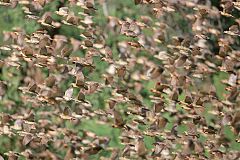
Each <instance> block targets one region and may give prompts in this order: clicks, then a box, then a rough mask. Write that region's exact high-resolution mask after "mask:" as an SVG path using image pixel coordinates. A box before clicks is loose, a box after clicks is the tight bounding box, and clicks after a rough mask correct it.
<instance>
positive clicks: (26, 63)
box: [0, 0, 240, 160]
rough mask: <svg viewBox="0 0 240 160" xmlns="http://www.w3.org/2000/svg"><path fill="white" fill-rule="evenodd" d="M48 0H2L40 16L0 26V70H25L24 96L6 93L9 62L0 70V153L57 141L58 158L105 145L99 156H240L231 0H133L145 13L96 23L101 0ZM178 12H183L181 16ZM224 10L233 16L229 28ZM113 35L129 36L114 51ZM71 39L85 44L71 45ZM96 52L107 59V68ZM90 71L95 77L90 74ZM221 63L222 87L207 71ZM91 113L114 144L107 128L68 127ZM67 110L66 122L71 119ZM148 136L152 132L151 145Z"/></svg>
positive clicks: (49, 151)
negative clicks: (27, 25)
mask: <svg viewBox="0 0 240 160" xmlns="http://www.w3.org/2000/svg"><path fill="white" fill-rule="evenodd" d="M51 3H53V0H33V1H28V0H2V1H1V2H0V5H1V6H4V7H8V8H9V9H10V8H11V9H14V8H15V7H19V6H21V7H22V9H23V12H24V14H25V17H26V19H27V20H33V21H36V22H37V23H38V24H39V25H40V28H39V29H38V30H36V31H35V32H33V33H31V34H27V33H26V32H25V31H24V29H21V28H13V31H3V35H4V37H3V43H2V45H1V47H0V50H1V52H0V53H1V59H0V67H1V70H3V69H4V68H5V69H6V68H7V69H9V68H15V69H16V70H17V71H18V72H20V73H21V76H22V77H21V81H20V84H19V85H20V86H19V87H18V91H19V94H20V99H21V103H15V102H14V101H11V100H9V99H7V98H6V93H7V92H8V88H9V87H10V86H11V85H12V84H11V80H12V79H14V78H15V76H16V75H15V74H14V73H7V76H8V77H10V79H9V80H1V81H0V97H1V100H2V106H4V109H3V110H4V111H5V112H2V113H1V123H0V136H1V137H2V136H7V137H8V138H9V139H11V140H12V141H11V143H12V144H11V145H15V146H16V148H19V151H18V152H17V151H15V150H14V151H9V152H6V153H4V155H2V156H0V159H3V157H8V159H9V160H15V159H18V157H21V156H23V157H25V158H26V159H53V160H57V159H61V157H60V156H59V155H58V153H59V152H63V153H65V154H64V157H62V158H64V159H65V160H69V159H90V158H91V156H92V155H96V154H98V153H100V152H102V151H107V152H108V153H110V154H109V155H108V156H107V157H104V156H101V157H100V159H111V160H115V159H174V160H178V159H189V160H190V159H226V160H228V159H236V160H237V159H240V153H239V143H240V139H239V132H240V108H239V107H240V96H239V93H240V85H239V84H240V47H239V46H240V38H239V37H240V30H239V26H240V18H239V17H237V16H239V15H240V14H239V10H240V2H239V1H232V0H221V2H220V6H219V8H217V7H215V6H213V5H211V3H210V1H209V0H189V1H182V0H169V1H168V0H135V4H136V5H142V7H147V9H148V12H150V13H151V14H152V15H151V16H149V15H144V14H145V11H143V12H142V13H138V14H140V15H139V16H138V18H136V19H132V18H131V17H123V18H122V19H121V18H118V17H113V16H109V15H105V18H106V20H107V23H106V25H104V26H101V25H98V24H97V22H95V21H94V16H96V15H97V14H98V13H99V9H101V6H106V5H108V1H105V0H95V2H94V0H69V1H64V0H59V4H60V5H59V7H58V8H57V10H56V11H54V12H50V11H49V12H48V11H47V12H43V10H44V7H45V6H46V5H49V4H51ZM72 8H78V12H76V10H75V12H74V10H73V9H72ZM103 9H106V8H103ZM130 10H131V8H130ZM106 13H108V12H106ZM141 14H143V15H141ZM177 15H179V16H180V17H182V19H183V21H186V24H184V26H180V25H179V24H178V23H180V22H179V21H178V20H176V19H175V16H177ZM56 17H58V18H56ZM224 20H225V21H224ZM176 21H177V22H176ZM228 21H231V22H232V25H231V26H227V27H228V29H225V28H226V27H225V28H224V27H223V26H226V25H227V24H223V23H228ZM62 26H68V27H69V28H74V29H77V30H79V31H80V33H81V34H80V35H77V37H78V39H77V38H76V37H75V38H74V37H70V36H67V35H61V32H59V29H60V28H61V27H62ZM181 27H185V29H187V30H188V32H187V33H186V32H181V30H182V28H181ZM178 31H179V32H178ZM53 33H56V34H53ZM111 36H116V37H117V36H123V37H125V39H120V40H118V41H116V44H113V45H114V46H116V48H117V51H114V50H113V46H112V45H108V42H107V41H108V39H110V37H111ZM114 43H115V42H114ZM79 51H81V52H82V53H83V55H81V56H79V55H77V54H75V53H77V52H79ZM95 58H99V59H100V60H101V62H102V63H104V64H107V67H106V68H104V71H103V72H104V73H103V74H102V73H101V72H100V71H99V69H98V66H99V65H98V64H96V61H95V60H94V59H95ZM1 72H2V73H3V71H1ZM93 74H97V75H98V77H100V79H98V80H96V79H91V78H90V77H91V75H93ZM99 74H102V75H99ZM219 74H223V75H225V77H226V78H223V79H221V82H220V83H221V86H224V92H223V93H218V92H217V90H218V87H219V86H217V85H216V83H215V81H216V80H215V77H216V76H219ZM148 83H152V84H154V85H153V87H152V88H149V85H147V84H148ZM106 89H108V90H110V92H111V93H110V96H109V97H110V98H108V99H105V101H104V102H103V103H106V106H94V105H93V104H92V100H93V99H89V98H88V97H90V96H91V95H94V94H95V95H98V94H100V93H102V92H105V90H106ZM143 90H147V93H149V94H142V91H143ZM146 100H149V101H150V102H149V103H146ZM100 104H101V103H100ZM14 108H15V109H14ZM11 110H16V111H15V112H14V113H13V111H11ZM11 113H12V114H11ZM209 117H210V118H209ZM89 119H94V120H96V121H97V123H98V124H99V128H101V127H100V126H101V125H102V124H104V125H109V126H111V127H113V128H118V129H119V130H120V137H117V138H119V140H120V141H121V144H122V146H121V147H116V146H115V147H114V146H111V145H110V142H111V140H112V139H110V137H107V136H99V135H97V134H96V133H94V132H91V131H87V130H85V129H77V130H75V129H74V128H77V127H78V126H79V125H80V124H81V122H82V121H84V120H89ZM67 122H70V123H71V124H72V125H73V126H74V127H73V128H72V129H69V128H67V127H66V125H65V123H67ZM226 129H228V133H229V132H230V133H231V134H232V135H233V137H229V135H228V133H226ZM79 132H80V133H79ZM146 137H152V138H153V139H154V143H152V144H151V148H148V147H147V146H146V141H145V138H146ZM13 139H16V140H15V141H14V140H13ZM233 144H235V145H237V146H238V147H237V148H238V151H237V150H236V149H235V150H234V149H232V145H233ZM12 148H14V147H13V146H12Z"/></svg>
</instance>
